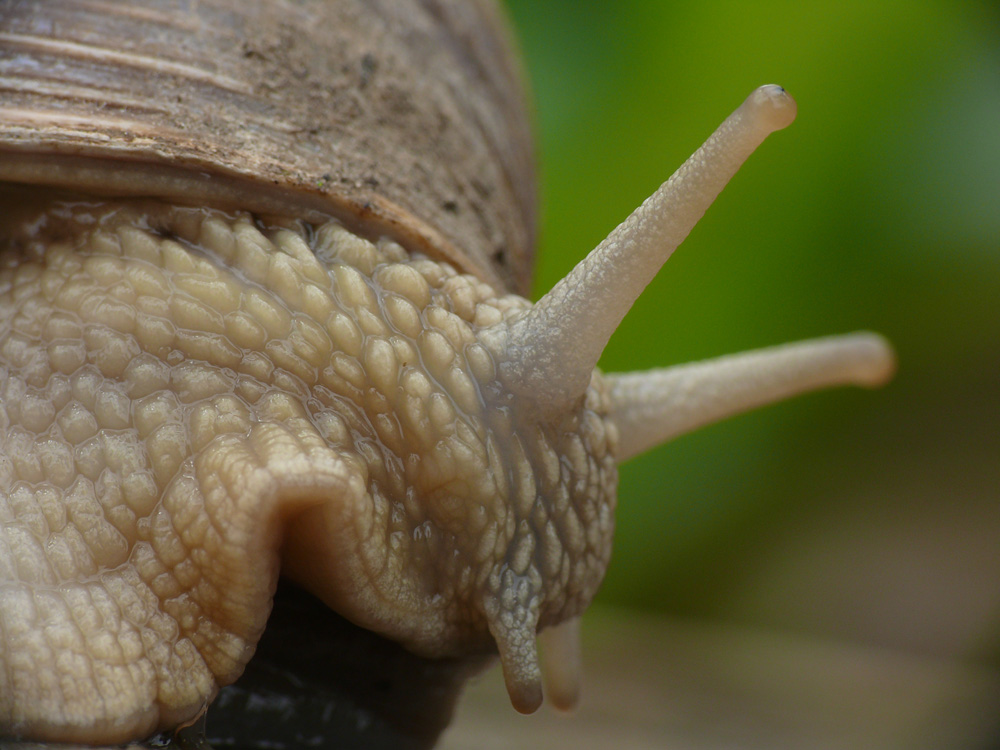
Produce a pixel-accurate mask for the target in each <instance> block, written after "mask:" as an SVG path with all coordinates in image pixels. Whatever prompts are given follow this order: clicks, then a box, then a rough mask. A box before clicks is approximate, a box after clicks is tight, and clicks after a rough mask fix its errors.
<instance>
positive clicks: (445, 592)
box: [0, 0, 892, 742]
mask: <svg viewBox="0 0 1000 750" xmlns="http://www.w3.org/2000/svg"><path fill="white" fill-rule="evenodd" d="M39 7H40V6H38V5H37V4H32V3H23V4H22V3H15V2H4V3H0V26H2V30H0V45H2V47H0V50H2V55H3V61H2V62H3V64H2V66H0V87H2V88H3V90H4V91H5V92H11V93H9V94H5V99H4V101H3V106H2V108H0V181H2V182H4V183H6V184H7V187H6V188H5V189H3V191H0V195H2V199H3V201H4V203H5V204H6V217H7V218H6V219H5V222H6V223H5V225H4V226H3V227H0V241H2V243H3V244H2V245H0V418H2V420H3V424H2V427H3V434H2V437H0V441H2V442H0V542H2V544H0V734H6V735H11V736H21V737H27V738H31V739H48V740H71V741H85V742H119V741H124V740H129V739H136V738H142V737H144V736H147V735H148V734H149V733H151V732H153V731H156V730H169V729H173V728H176V727H178V726H182V725H185V724H187V723H190V722H191V721H193V720H194V719H195V718H196V717H197V716H198V715H199V714H200V713H201V712H203V711H204V710H205V707H206V705H208V704H209V703H210V702H211V701H212V700H213V698H214V697H215V695H216V694H217V692H218V690H219V688H220V687H221V686H223V685H226V684H229V683H231V682H233V681H234V680H235V679H236V678H237V677H238V676H239V675H240V674H241V672H242V671H243V669H244V668H245V666H246V664H247V662H248V660H249V659H250V657H251V656H252V655H253V653H254V650H255V648H256V645H257V643H258V641H259V640H260V638H261V633H262V631H263V629H264V626H265V624H266V622H267V618H268V614H269V610H270V607H271V602H272V597H273V595H274V592H275V586H276V581H277V577H278V573H279V568H280V570H281V573H282V575H286V576H288V577H289V578H291V579H292V580H293V581H295V582H296V583H297V584H299V585H301V586H302V587H304V588H305V589H307V590H308V591H309V592H310V593H311V594H313V595H315V596H316V597H318V598H319V599H320V600H322V601H323V602H324V603H325V604H326V605H328V606H329V607H330V608H331V609H332V610H334V611H336V612H337V613H339V614H340V615H341V616H343V617H344V618H346V619H347V620H349V621H350V622H351V623H353V624H354V625H356V626H358V627H359V628H361V629H363V630H366V631H371V632H372V633H375V634H377V637H378V638H379V639H381V641H380V643H381V642H382V641H385V642H388V641H392V642H394V643H396V644H398V645H397V646H396V648H398V649H400V650H401V651H405V652H407V653H409V654H410V655H411V657H413V658H416V659H417V660H418V661H419V666H418V667H416V669H417V670H418V671H420V670H422V671H424V672H435V670H437V672H436V674H437V675H438V676H437V677H434V678H433V679H434V680H437V682H436V683H435V684H436V686H437V688H441V689H440V690H437V692H434V693H433V698H430V699H428V698H427V697H426V696H423V695H420V696H416V697H415V698H413V699H412V700H414V701H416V702H420V701H425V700H426V701H428V702H431V703H433V702H437V703H438V704H440V706H443V707H444V708H443V709H441V710H440V713H441V715H442V716H443V717H444V718H445V719H446V717H447V714H448V712H449V711H450V707H451V704H452V702H453V700H454V696H455V694H456V691H457V689H458V686H459V684H460V682H461V679H460V678H461V677H464V676H465V675H467V674H468V673H469V672H470V671H471V670H470V668H469V666H468V665H469V664H474V665H478V664H480V663H481V660H482V659H483V658H484V656H486V655H488V654H490V653H497V652H499V655H500V660H501V663H502V666H503V671H504V677H505V681H506V684H507V688H508V691H509V693H510V696H511V700H512V703H513V704H514V706H515V708H517V709H518V710H521V711H525V712H530V711H533V710H534V709H535V708H537V706H538V705H539V703H540V701H541V698H542V688H541V673H540V669H539V666H538V657H537V651H536V634H538V633H539V632H540V631H543V630H544V631H546V632H545V633H542V635H543V636H544V638H543V640H544V641H553V642H554V644H555V651H557V652H558V651H561V652H569V653H573V652H574V651H575V649H576V645H577V644H576V639H577V635H576V634H577V626H576V618H577V616H578V615H579V614H580V613H581V612H582V611H583V609H584V608H585V607H586V606H587V604H588V603H589V602H590V600H591V598H592V597H593V596H594V593H595V592H596V590H597V588H598V586H599V584H600V581H601V578H602V577H603V574H604V570H605V569H606V566H607V564H608V561H609V558H610V549H611V536H612V530H613V511H614V508H615V503H616V496H615V486H616V480H617V474H616V461H617V460H624V459H625V458H628V457H629V456H631V455H634V454H636V453H638V452H641V451H643V450H645V449H646V448H648V447H650V446H652V445H654V444H656V443H657V442H660V441H662V440H665V439H668V438H670V437H672V436H674V435H676V434H679V433H681V432H684V431H686V430H689V429H692V428H694V427H696V426H698V425H700V424H704V423H706V422H708V421H712V420H715V419H719V418H722V417H724V416H726V415H728V414H732V413H736V412H739V411H741V410H744V409H746V408H750V407H752V406H756V405H760V404H763V403H767V402H770V401H773V400H776V399H779V398H783V397H786V396H788V395H792V394H794V393H798V392H801V391H803V390H808V389H813V388H819V387H824V386H829V385H835V384H840V383H857V384H862V385H875V384H878V383H881V382H883V381H884V380H885V379H886V378H887V377H888V376H889V374H890V373H891V370H892V355H891V352H890V350H889V349H888V346H887V345H886V344H885V343H884V342H883V341H882V340H881V338H879V337H876V336H873V335H870V334H857V335H851V336H846V337H840V338H832V339H825V340H819V341H813V342H804V343H801V344H796V345H791V346H786V347H778V348H775V349H771V350H764V351H761V352H752V353H749V354H745V355H740V356H736V357H729V358H722V359H720V360H717V361H714V362H709V363H697V364H694V365H688V366H682V367H677V368H669V369H665V370H657V371H653V372H651V373H642V374H625V375H603V374H602V373H600V372H599V371H597V370H595V366H596V363H597V359H598V357H599V356H600V352H601V350H602V349H603V347H604V345H605V344H606V343H607V340H608V338H609V337H610V335H611V333H612V332H613V330H614V328H615V326H616V325H617V324H618V322H619V321H620V320H621V318H622V317H623V316H624V315H625V313H626V312H627V311H628V308H629V306H630V305H631V304H632V302H633V301H634V300H635V298H636V297H637V296H638V294H639V293H640V292H641V291H642V289H643V288H644V287H645V285H646V283H648V281H649V279H650V278H651V276H652V274H655V273H656V270H657V269H658V268H659V266H660V265H661V264H662V263H663V262H664V261H665V260H666V259H667V258H668V257H669V255H670V253H671V252H672V251H673V249H674V248H676V246H677V245H678V244H679V243H680V242H681V241H682V240H683V239H684V237H685V236H686V234H687V232H688V231H689V230H690V228H691V226H693V224H694V223H695V222H696V221H697V220H698V218H699V217H700V216H701V214H702V213H703V212H704V210H705V208H706V207H707V206H708V204H709V203H710V202H711V201H712V200H713V199H714V197H715V195H716V194H717V193H718V191H719V190H721V188H722V187H723V186H724V185H725V183H726V181H728V179H729V178H730V177H731V176H732V174H733V173H734V172H735V171H736V169H738V167H739V165H740V164H741V163H742V161H743V160H745V159H746V158H747V157H748V156H749V155H750V153H752V151H753V150H754V149H755V148H756V147H757V145H759V144H760V143H761V142H762V141H763V139H764V138H765V137H766V136H767V135H768V134H769V133H771V132H773V131H775V130H778V129H780V128H783V127H785V126H786V125H788V124H789V123H790V122H791V120H792V119H793V118H794V114H795V105H794V102H793V101H792V100H791V97H789V96H788V95H787V93H786V92H784V91H783V90H782V89H781V88H779V87H776V86H765V87H762V88H761V89H758V90H757V91H755V92H754V93H753V94H751V96H750V97H749V98H748V99H747V100H746V101H745V102H744V103H743V105H741V106H740V107H739V108H738V109H737V110H736V111H735V112H734V113H733V114H732V115H731V116H730V117H729V118H728V119H727V120H726V121H725V122H724V123H723V124H722V126H720V128H719V129H718V130H717V131H716V132H715V134H713V135H712V136H711V138H709V140H708V141H707V142H706V144H705V145H704V146H703V147H702V148H701V149H699V150H698V152H697V153H696V154H695V155H694V156H693V157H692V158H691V160H689V162H688V163H687V164H685V165H684V166H683V167H682V168H681V169H680V170H678V172H677V173H676V174H675V176H674V177H672V178H671V179H670V180H669V181H668V182H666V183H665V184H664V185H663V186H662V187H661V188H660V190H659V191H657V193H655V194H654V195H653V196H652V197H651V198H650V199H649V200H648V201H647V202H646V203H644V204H643V206H641V207H640V208H639V209H637V211H636V212H635V213H634V214H633V215H632V216H631V217H629V218H628V219H627V220H626V221H625V222H624V223H623V224H622V225H621V226H620V227H619V228H618V229H616V230H615V231H614V232H612V234H611V235H610V236H609V237H608V239H607V240H605V241H604V242H603V243H602V244H601V245H600V246H599V247H598V248H597V249H595V250H594V251H593V252H592V253H591V254H590V255H588V256H587V258H586V259H584V260H583V261H582V262H581V263H580V265H578V266H577V268H576V269H574V271H573V272H572V273H571V274H570V275H569V276H567V278H566V279H564V280H563V281H562V282H560V283H559V284H558V285H557V286H556V287H555V288H554V289H553V290H552V291H551V292H549V294H547V295H545V297H543V298H542V299H541V300H540V301H539V302H538V303H537V304H536V305H534V306H532V305H531V304H530V303H529V302H527V301H526V300H525V299H523V297H520V296H518V295H517V294H514V293H513V292H520V293H524V292H525V290H526V287H527V283H528V279H529V277H530V270H529V263H530V247H531V243H532V237H533V233H534V214H533V204H534V190H533V187H532V176H531V173H532V170H531V154H530V146H529V140H528V138H527V131H528V128H527V127H526V125H525V118H524V108H523V106H522V104H521V93H520V86H519V76H518V72H517V65H516V64H515V63H513V62H511V57H510V55H509V53H508V51H507V50H508V46H507V43H506V39H505V37H506V31H505V28H504V26H503V23H502V21H501V20H499V19H498V18H497V16H498V13H497V11H496V8H495V7H494V6H493V5H491V4H489V3H486V2H474V3H472V2H467V1H466V0H454V1H452V2H445V1H444V0H420V1H417V0H414V2H412V3H407V4H403V3H397V2H388V1H386V2H377V1H375V0H372V2H367V3H362V2H360V1H359V0H341V1H339V2H319V1H318V0H315V1H309V0H306V1H304V2H302V1H299V2H292V1H291V0H287V1H285V2H275V3H269V4H251V3H240V2H235V1H234V0H202V1H201V2H198V3H187V2H179V1H178V2H168V1H167V0H162V1H161V2H155V1H154V0H148V1H147V2H133V3H129V4H123V3H111V2H104V1H102V0H78V1H77V2H69V0H67V1H66V2H49V3H45V4H44V6H42V7H44V13H43V14H39V13H38V12H37V10H38V9H39ZM26 186H33V187H32V188H31V189H30V190H29V189H28V188H27V187H26ZM43 188H44V189H45V190H46V191H51V190H56V191H60V190H61V191H67V192H65V193H59V192H56V193H51V192H44V193H43V192H39V191H40V190H41V189H43ZM338 637H340V636H338ZM351 637H353V636H351ZM345 648H350V646H345ZM405 658H406V657H402V659H401V660H396V661H393V662H392V664H394V665H395V666H394V667H390V668H398V669H411V668H414V663H413V662H406V661H405ZM393 659H395V657H393ZM383 661H384V660H383ZM390 661H391V660H390ZM430 665H436V666H430ZM440 665H449V666H445V667H443V668H442V667H441V666H440ZM577 673H578V670H577V669H576V667H575V666H574V663H573V660H572V659H568V660H566V661H565V663H560V662H558V661H556V662H555V663H553V664H552V666H551V669H549V672H548V674H547V675H546V677H547V691H548V693H549V695H550V696H551V697H552V699H553V700H554V702H556V703H557V704H560V705H570V704H572V702H573V701H574V700H575V696H576V692H577ZM442 685H443V686H444V687H443V688H442V687H441V686H442ZM430 723H431V724H432V729H431V730H430V731H429V733H427V734H426V735H425V736H424V737H423V740H424V741H432V740H433V737H434V733H435V732H436V731H439V730H440V723H439V722H438V723H435V722H433V721H432V722H430Z"/></svg>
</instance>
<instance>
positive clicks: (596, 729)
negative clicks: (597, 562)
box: [441, 609, 1000, 750]
mask: <svg viewBox="0 0 1000 750" xmlns="http://www.w3.org/2000/svg"><path fill="white" fill-rule="evenodd" d="M583 638H584V663H585V683H584V693H583V700H582V703H581V705H580V707H579V708H578V709H577V711H576V712H575V713H574V714H572V715H570V716H561V715H558V714H557V713H556V712H554V711H553V710H551V709H550V708H548V707H544V708H543V709H542V710H541V711H539V712H538V713H537V714H535V715H533V716H521V715H519V714H517V713H515V712H514V710H513V709H512V708H511V707H510V703H509V701H508V699H507V696H506V693H505V691H504V687H503V682H502V679H501V677H500V672H499V669H493V670H491V671H489V672H488V673H486V674H485V675H484V676H483V677H481V678H480V679H479V680H477V681H476V682H475V683H474V684H472V685H471V686H470V688H469V689H468V692H467V693H466V695H465V696H464V698H463V700H462V702H461V703H460V704H459V708H458V715H457V717H456V721H455V723H454V724H453V726H452V727H451V728H450V729H449V730H448V732H447V733H446V734H445V736H444V738H443V741H442V745H441V746H442V747H443V748H445V750H459V749H460V748H479V749H481V750H492V749H493V748H515V747H516V748H573V750H590V749H591V748H594V749H596V748H614V749H615V750H640V749H646V748H664V747H669V748H672V749H673V750H691V749H699V750H700V749H701V748H706V749H707V748H713V749H718V748H747V749H753V750H756V749H757V748H761V749H763V748H769V749H771V750H777V749H781V748H816V749H822V750H841V749H843V750H848V749H850V750H866V749H868V748H871V750H876V749H877V750H895V749H896V748H898V749H899V750H904V749H905V750H921V749H922V748H927V749H928V750H930V749H931V748H935V749H936V750H939V749H941V748H948V749H949V750H963V749H969V750H971V749H973V748H977V749H985V748H988V747H995V746H996V745H995V740H996V739H997V736H998V732H997V730H998V729H1000V718H998V712H997V710H996V709H997V706H1000V674H998V673H997V672H995V671H993V670H990V669H987V668H985V667H982V666H977V665H974V664H963V663H959V662H957V661H952V660H941V659H930V658H926V657H916V656H912V655H909V654H906V653H901V652H896V651H890V650H884V649H875V648H869V647H861V646H857V645H853V644H847V643H838V642H833V641H829V640H825V641H824V640H816V639H807V638H801V637H795V636H791V635H785V634H780V633H770V632H763V631H751V630H747V629H742V628H731V627H727V626H723V625H719V624H717V623H704V622H688V621H680V620H676V619H669V618H660V617H652V616H646V615H639V614H636V613H632V612H626V611H614V610H607V609H602V610H599V611H593V612H591V613H589V614H588V615H587V617H586V618H585V620H584V633H583ZM991 740H992V741H993V742H994V744H992V745H991Z"/></svg>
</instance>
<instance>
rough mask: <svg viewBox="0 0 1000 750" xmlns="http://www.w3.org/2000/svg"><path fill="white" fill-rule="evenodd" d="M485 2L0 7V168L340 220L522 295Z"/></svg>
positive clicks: (517, 163)
mask: <svg viewBox="0 0 1000 750" xmlns="http://www.w3.org/2000/svg"><path fill="white" fill-rule="evenodd" d="M500 16H501V14H500V13H499V12H498V10H497V8H496V7H494V6H493V5H492V4H491V3H489V2H485V1H478V0H477V1H476V2H469V1H468V0H462V1H461V2H454V1H452V0H422V1H421V2H406V3H397V2H374V3H371V2H360V0H344V1H343V2H336V3H334V2H325V1H324V0H299V1H296V2H293V1H292V0H276V2H268V3H245V2H241V1H239V0H203V1H202V2H198V3H170V4H167V3H162V2H152V0H142V1H138V2H130V3H115V4H108V3H91V2H82V1H80V0H51V1H50V2H46V3H45V13H44V14H40V13H37V12H36V6H35V5H33V4H31V3H23V4H19V3H3V4H0V62H3V65H2V66H0V71H2V72H0V85H2V87H3V89H4V91H5V94H4V106H3V107H2V108H0V181H2V180H9V181H14V182H30V183H35V184H44V185H50V186H58V187H64V188H67V189H71V190H74V191H78V192H96V193H99V194H104V195H143V196H156V197H162V198H166V199H168V200H171V201H181V202H185V203H188V204H191V205H210V206H219V207H229V208H235V209H239V210H251V211H270V212H272V213H284V214H286V215H294V216H298V217H300V218H305V219H310V220H321V219H322V218H323V217H325V216H329V215H332V216H335V217H337V218H338V219H340V220H341V221H342V222H344V223H345V224H346V225H347V226H349V227H351V228H352V229H354V230H355V231H358V232H360V233H361V234H363V235H365V236H367V237H369V238H372V239H377V238H378V237H380V236H391V237H394V238H395V239H397V240H398V241H399V242H401V243H402V244H403V245H404V246H405V247H406V248H407V250H410V251H419V252H424V253H426V254H428V255H432V256H433V257H437V258H441V259H445V260H448V261H450V262H451V263H452V264H453V265H456V266H457V267H459V268H461V269H462V270H464V271H469V272H474V273H476V274H477V275H479V276H480V277H481V278H484V279H487V280H489V281H491V282H492V283H494V285H495V286H498V287H500V286H507V288H510V289H512V290H514V291H518V292H520V293H522V294H524V293H526V292H527V288H528V284H529V282H530V276H531V264H532V257H531V256H532V250H533V245H534V231H535V187H534V172H533V160H532V149H531V138H530V129H529V127H528V124H527V117H526V114H525V107H524V105H523V99H524V97H523V91H522V87H521V78H520V71H519V68H518V65H517V63H516V62H514V59H513V56H512V55H511V53H510V45H509V40H508V38H507V36H508V35H507V29H506V26H505V24H504V22H503V21H504V19H503V18H501V17H500Z"/></svg>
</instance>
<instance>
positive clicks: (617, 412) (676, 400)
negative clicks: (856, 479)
mask: <svg viewBox="0 0 1000 750" xmlns="http://www.w3.org/2000/svg"><path fill="white" fill-rule="evenodd" d="M894 370H895V356H894V355H893V352H892V348H891V347H890V346H889V344H888V342H887V341H886V340H885V339H884V338H882V337H881V336H879V335H877V334H874V333H854V334H849V335H846V336H832V337H829V338H822V339H813V340H810V341H800V342H797V343H794V344H785V345H783V346H775V347H770V348H767V349H758V350H756V351H752V352H744V353H742V354H734V355H730V356H726V357H719V358H718V359H712V360H707V361H704V362H692V363H690V364H684V365H679V366H677V367H667V368H663V369H658V370H650V371H648V372H636V373H627V374H617V375H616V374H609V375H608V376H607V378H608V380H609V381H610V385H611V419H612V421H613V422H614V423H615V424H616V425H617V427H618V431H619V434H620V439H619V447H618V458H619V460H625V459H627V458H630V457H632V456H635V455H637V454H639V453H642V452H643V451H646V450H649V449H650V448H652V447H654V446H656V445H659V444H660V443H664V442H666V441H667V440H670V439H671V438H674V437H676V436H678V435H682V434H684V433H685V432H690V431H691V430H694V429H696V428H698V427H701V426H702V425H706V424H709V423H711V422H716V421H718V420H720V419H724V418H726V417H730V416H733V415H735V414H739V413H740V412H744V411H748V410H749V409H753V408H755V407H757V406H763V405H765V404H771V403H774V402H776V401H780V400H782V399H785V398H790V397H791V396H795V395H798V394H800V393H805V392H807V391H813V390H818V389H820V388H828V387H831V386H835V385H849V384H854V385H862V386H868V387H875V386H878V385H882V384H883V383H885V382H886V381H887V380H888V379H889V378H890V377H891V376H892V374H893V372H894Z"/></svg>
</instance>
